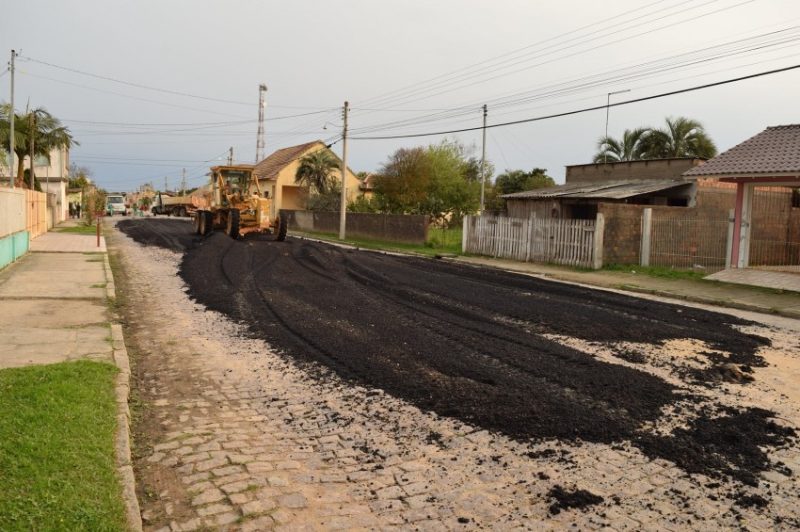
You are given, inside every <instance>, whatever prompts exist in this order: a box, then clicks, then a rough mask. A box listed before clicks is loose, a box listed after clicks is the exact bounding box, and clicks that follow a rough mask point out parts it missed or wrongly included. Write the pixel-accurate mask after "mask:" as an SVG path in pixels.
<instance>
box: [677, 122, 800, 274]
mask: <svg viewBox="0 0 800 532" xmlns="http://www.w3.org/2000/svg"><path fill="white" fill-rule="evenodd" d="M683 175H684V176H685V177H711V178H717V179H719V180H720V181H723V182H728V183H736V203H735V208H734V216H733V220H734V223H733V235H732V238H731V245H730V269H740V270H741V269H747V268H750V266H751V260H750V259H751V255H750V254H751V243H752V238H751V236H752V229H753V216H752V213H753V190H754V188H755V187H756V186H759V187H763V186H768V187H800V124H792V125H785V126H774V127H768V128H767V129H766V130H764V131H762V132H761V133H759V134H758V135H756V136H754V137H752V138H750V139H748V140H746V141H744V142H742V143H741V144H738V145H737V146H734V147H733V148H731V149H730V150H728V151H726V152H724V153H722V154H720V155H718V156H717V157H714V158H713V159H711V160H709V161H708V162H707V163H705V164H704V165H701V166H698V167H695V168H692V169H691V170H689V171H688V172H686V173H684V174H683ZM794 210H795V209H792V212H791V213H790V214H791V215H792V216H789V217H788V218H787V224H788V225H787V232H786V234H787V242H786V246H785V247H786V250H787V254H788V255H787V258H786V260H785V261H784V264H776V265H775V266H774V267H770V268H769V269H772V270H779V271H781V272H783V273H782V274H778V275H776V276H775V277H774V278H770V277H769V276H768V275H767V274H765V275H760V276H757V275H754V274H749V278H751V279H757V280H759V282H758V284H765V285H767V286H778V285H781V286H782V285H785V284H786V283H787V282H788V283H789V285H788V286H786V288H789V289H795V290H800V275H796V274H798V273H800V266H798V265H799V264H800V238H798V239H797V240H798V241H797V242H793V240H794V239H795V238H794V237H792V236H791V235H793V234H794V235H800V230H797V229H798V227H797V226H798V221H800V218H798V217H797V216H795V213H794ZM797 213H800V210H797ZM795 244H796V245H795ZM794 255H798V256H797V257H795V256H794ZM792 271H794V273H795V275H791V277H789V278H786V277H785V275H787V272H792ZM759 273H765V272H759ZM726 276H727V277H730V279H727V278H726ZM746 277H748V274H746V273H744V272H742V273H730V272H721V273H720V277H719V280H731V281H734V282H735V280H734V279H739V278H741V279H744V278H746ZM795 277H796V278H797V279H796V281H795V280H794V278H795ZM748 284H749V283H748ZM792 285H796V288H791V286H792Z"/></svg>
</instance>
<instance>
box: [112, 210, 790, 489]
mask: <svg viewBox="0 0 800 532" xmlns="http://www.w3.org/2000/svg"><path fill="white" fill-rule="evenodd" d="M119 227H120V229H122V230H123V231H124V232H126V233H127V234H128V235H129V236H131V237H132V238H134V239H135V240H137V241H139V242H142V243H146V244H155V245H159V246H164V247H168V248H170V249H174V250H176V251H179V252H183V253H185V255H184V259H183V262H182V266H181V276H182V277H183V279H184V280H185V282H186V284H187V285H188V287H189V292H190V294H191V295H192V297H194V298H195V299H196V300H197V301H198V302H200V303H202V304H203V305H205V306H206V307H208V308H210V309H213V310H216V311H219V312H222V313H224V314H226V315H228V316H230V317H232V318H234V319H236V320H239V321H241V322H242V323H244V324H246V325H247V327H248V329H249V331H250V333H251V334H252V335H254V336H256V337H259V338H263V339H265V340H267V341H268V342H270V343H271V344H272V345H273V346H275V347H276V348H277V349H279V350H281V351H283V352H284V353H285V354H287V355H290V356H292V357H293V358H295V359H297V360H300V361H306V362H311V363H315V364H321V365H322V366H324V367H326V368H329V369H330V370H332V371H335V372H336V373H337V374H339V375H340V376H342V377H344V378H347V379H351V380H352V381H354V382H357V383H360V384H363V385H365V386H368V387H371V388H381V389H383V390H385V391H387V392H388V393H390V394H392V395H394V396H396V397H399V398H402V399H405V400H407V401H409V402H411V403H413V404H415V405H417V406H418V407H420V408H422V409H424V410H432V411H435V412H436V413H437V414H439V415H442V416H451V417H455V418H458V419H460V420H462V421H465V422H468V423H471V424H474V425H478V426H481V427H484V428H487V429H491V430H496V431H500V432H503V433H505V434H507V435H509V436H511V437H514V438H517V439H520V440H530V439H534V440H535V439H544V438H561V439H564V440H572V441H575V440H584V441H590V442H602V443H613V442H620V441H631V442H632V443H633V444H634V445H636V446H637V447H639V448H640V449H642V450H643V451H644V452H645V453H646V454H647V455H649V456H651V457H661V458H665V459H667V460H670V461H672V462H674V463H676V464H678V465H679V466H680V467H682V468H684V469H685V470H686V471H688V472H698V473H699V472H702V473H706V474H708V475H711V476H729V477H732V478H736V479H738V480H740V481H742V482H745V483H752V482H753V481H754V479H755V476H756V475H757V474H758V472H759V471H763V470H764V469H767V468H771V467H772V465H771V464H770V462H769V460H768V459H767V458H766V455H765V454H764V453H763V451H762V449H761V447H770V446H777V445H782V444H784V443H786V441H787V440H788V439H789V438H790V437H791V436H792V434H791V433H790V432H787V431H785V430H781V428H780V427H778V426H777V425H775V424H774V423H773V422H772V421H770V420H769V415H770V414H769V413H768V412H765V411H760V410H742V411H722V410H721V409H719V408H717V407H713V408H710V409H707V410H705V412H706V413H705V414H704V413H703V412H704V411H703V406H702V405H698V408H699V409H700V413H699V414H696V413H693V414H692V416H691V417H690V418H689V419H688V423H689V427H688V428H677V429H674V430H673V431H672V433H671V434H668V435H656V434H653V433H649V432H643V431H642V427H643V426H644V425H647V424H649V423H652V422H655V421H657V420H659V419H660V418H661V417H662V416H663V413H662V412H663V411H662V409H663V408H664V407H665V406H667V405H672V404H674V403H675V402H676V401H678V400H684V401H686V400H693V401H696V402H702V401H703V400H702V399H699V398H696V397H694V398H688V397H687V394H686V392H685V391H683V390H679V389H677V388H675V387H674V386H673V385H671V384H669V383H667V382H666V381H664V380H662V379H660V378H658V377H656V376H654V375H652V374H650V373H646V372H644V371H639V370H638V369H636V368H631V367H628V366H623V365H618V364H611V363H607V362H604V361H602V360H599V359H597V358H595V357H593V356H592V355H591V354H588V353H584V352H582V351H578V350H576V349H572V348H570V347H567V346H565V345H563V344H561V343H558V342H557V341H554V340H550V339H548V338H546V337H544V336H543V335H544V334H548V335H551V334H556V335H566V336H571V337H575V338H580V339H584V340H587V341H592V342H617V341H627V342H649V343H656V344H657V343H659V342H662V341H666V340H670V339H676V338H692V339H697V340H702V341H703V342H705V343H706V344H707V345H708V346H710V347H711V348H713V349H715V350H718V351H724V352H726V353H729V357H728V358H727V359H726V361H727V362H731V363H737V364H746V365H749V366H759V365H763V363H764V361H763V360H762V359H761V358H760V357H759V356H757V355H756V350H757V349H758V347H759V346H761V345H764V343H765V340H764V339H763V338H760V337H756V336H752V335H748V334H744V333H742V332H739V331H738V330H737V329H736V328H735V327H734V326H737V325H748V324H749V322H746V321H745V320H740V319H738V318H735V317H733V316H730V315H724V314H717V313H713V312H707V311H703V310H699V309H693V308H687V307H681V306H678V305H670V304H665V303H659V302H654V301H650V300H644V299H639V298H634V297H628V296H624V295H620V294H614V293H609V292H603V291H595V290H589V289H585V288H580V287H575V286H570V285H565V284H559V283H554V282H548V281H543V280H539V279H533V278H530V277H526V276H522V275H516V274H511V273H506V272H501V271H495V270H489V269H482V268H474V267H465V266H461V265H457V264H451V263H442V262H439V261H434V260H425V259H416V258H407V257H396V256H388V255H381V254H375V253H366V252H358V251H352V250H345V249H341V248H337V247H333V246H329V245H324V244H319V243H313V242H307V241H299V240H292V239H289V240H288V241H287V242H284V243H278V242H270V241H267V239H260V238H258V237H256V238H251V239H247V240H239V241H234V240H232V239H230V238H228V237H226V236H224V235H222V234H213V235H211V236H210V237H208V238H206V239H202V240H200V239H197V238H195V237H194V236H193V235H192V234H191V227H190V226H189V224H186V223H181V222H175V221H170V220H158V221H155V220H130V221H125V222H121V223H120V224H119ZM697 356H704V355H703V354H702V353H698V354H697ZM314 367H317V366H314ZM737 429H741V435H739V436H737V433H736V431H737Z"/></svg>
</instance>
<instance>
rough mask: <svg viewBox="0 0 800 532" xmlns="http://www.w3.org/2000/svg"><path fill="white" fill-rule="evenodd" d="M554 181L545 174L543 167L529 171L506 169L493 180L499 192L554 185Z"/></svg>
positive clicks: (512, 191)
mask: <svg viewBox="0 0 800 532" xmlns="http://www.w3.org/2000/svg"><path fill="white" fill-rule="evenodd" d="M555 185H556V182H555V181H554V180H553V178H552V177H550V176H549V175H547V170H546V169H544V168H534V169H533V170H531V171H530V172H526V171H524V170H506V171H505V172H503V173H502V174H500V175H499V176H497V179H496V180H495V182H494V186H495V188H496V189H497V192H498V193H499V194H513V193H514V192H524V191H526V190H533V189H535V188H545V187H554V186H555Z"/></svg>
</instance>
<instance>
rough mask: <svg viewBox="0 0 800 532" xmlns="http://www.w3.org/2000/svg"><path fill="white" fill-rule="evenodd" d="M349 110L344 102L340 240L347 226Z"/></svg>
mask: <svg viewBox="0 0 800 532" xmlns="http://www.w3.org/2000/svg"><path fill="white" fill-rule="evenodd" d="M349 110H350V104H349V103H348V102H344V108H342V118H344V125H343V127H342V199H341V202H340V205H339V240H344V237H345V226H346V225H347V113H348V111H349Z"/></svg>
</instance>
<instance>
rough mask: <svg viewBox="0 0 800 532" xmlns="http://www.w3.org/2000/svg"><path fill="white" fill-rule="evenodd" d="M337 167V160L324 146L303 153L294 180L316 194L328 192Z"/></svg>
mask: <svg viewBox="0 0 800 532" xmlns="http://www.w3.org/2000/svg"><path fill="white" fill-rule="evenodd" d="M337 168H339V160H338V159H337V158H336V157H334V156H333V154H332V153H331V152H330V151H329V150H328V149H327V148H326V149H321V150H317V151H315V152H312V153H309V154H308V155H305V156H304V157H303V158H302V159H300V166H298V167H297V172H296V173H295V176H294V180H295V183H299V184H302V185H305V186H307V187H308V188H309V190H311V192H312V193H313V192H316V193H318V194H323V195H324V194H326V193H328V192H329V191H330V190H331V189H332V186H333V183H334V179H333V172H334V171H335V170H336V169H337Z"/></svg>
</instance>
